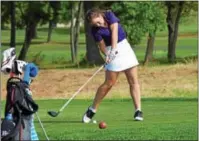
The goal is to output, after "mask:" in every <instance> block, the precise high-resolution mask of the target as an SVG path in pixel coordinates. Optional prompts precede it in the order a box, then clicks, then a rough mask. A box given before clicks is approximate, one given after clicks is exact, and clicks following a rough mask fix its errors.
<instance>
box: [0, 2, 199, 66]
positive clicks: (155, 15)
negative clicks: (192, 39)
mask: <svg viewBox="0 0 199 141" xmlns="http://www.w3.org/2000/svg"><path fill="white" fill-rule="evenodd" d="M197 4H198V2H193V1H165V2H164V1H154V2H149V1H145V2H139V1H134V2H128V1H31V2H30V1H2V2H1V21H2V22H1V29H4V28H5V25H6V24H8V23H9V24H10V28H11V30H10V32H11V34H10V35H11V37H10V47H15V42H16V41H15V38H16V29H24V30H25V38H24V43H23V46H22V48H21V50H20V54H19V59H20V60H24V59H25V58H26V54H27V52H28V49H29V47H30V45H31V41H32V39H34V38H37V36H38V35H37V27H38V26H39V25H44V24H48V25H49V26H48V36H47V39H46V42H50V41H51V35H52V31H53V28H54V27H55V26H56V24H57V23H68V22H70V48H71V60H72V62H73V63H75V64H77V65H78V55H77V54H78V41H79V34H80V23H81V21H82V20H83V19H84V15H85V13H86V12H87V10H89V9H91V8H93V7H98V8H103V9H112V11H113V12H114V13H115V14H116V16H118V17H119V19H120V22H121V24H122V25H123V27H124V29H125V31H126V33H127V37H128V40H129V41H130V43H131V45H132V46H134V45H137V44H139V43H140V42H141V39H142V38H143V37H145V36H146V34H147V35H148V38H147V47H146V52H145V58H144V64H147V63H148V62H149V61H151V60H152V59H153V50H154V43H155V36H156V32H157V31H160V30H163V28H164V27H165V25H166V26H167V29H168V47H167V48H168V49H167V58H168V61H169V62H171V63H174V62H175V60H176V42H177V38H178V27H179V23H180V19H181V17H182V16H189V13H191V12H192V11H197V10H198V9H197V8H198V5H197ZM84 29H85V40H86V57H87V60H88V62H89V63H92V64H102V63H103V59H102V57H101V55H100V52H99V49H98V47H97V45H96V43H95V42H94V39H93V37H92V36H91V34H90V31H91V28H90V26H89V25H88V23H87V21H86V20H84Z"/></svg>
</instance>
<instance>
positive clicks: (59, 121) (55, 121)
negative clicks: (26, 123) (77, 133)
mask: <svg viewBox="0 0 199 141" xmlns="http://www.w3.org/2000/svg"><path fill="white" fill-rule="evenodd" d="M34 122H35V123H39V121H37V120H35V121H34ZM42 123H82V122H81V121H67V120H54V121H52V120H51V121H50V120H49V121H46V120H44V121H42Z"/></svg>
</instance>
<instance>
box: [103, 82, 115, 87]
mask: <svg viewBox="0 0 199 141" xmlns="http://www.w3.org/2000/svg"><path fill="white" fill-rule="evenodd" d="M113 85H115V81H107V82H105V83H104V86H105V87H107V88H111V87H113Z"/></svg>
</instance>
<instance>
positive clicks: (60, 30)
mask: <svg viewBox="0 0 199 141" xmlns="http://www.w3.org/2000/svg"><path fill="white" fill-rule="evenodd" d="M37 31H41V32H48V28H38V29H37ZM53 32H55V33H56V34H59V35H61V34H62V35H70V28H66V27H65V28H54V29H53ZM80 33H84V28H83V27H81V28H80Z"/></svg>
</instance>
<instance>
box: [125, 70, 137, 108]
mask: <svg viewBox="0 0 199 141" xmlns="http://www.w3.org/2000/svg"><path fill="white" fill-rule="evenodd" d="M125 75H126V78H127V80H128V83H129V86H130V93H131V97H132V99H133V102H134V107H135V110H140V111H141V100H140V95H141V94H140V85H139V81H138V74H137V67H133V68H130V69H128V70H126V71H125Z"/></svg>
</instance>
